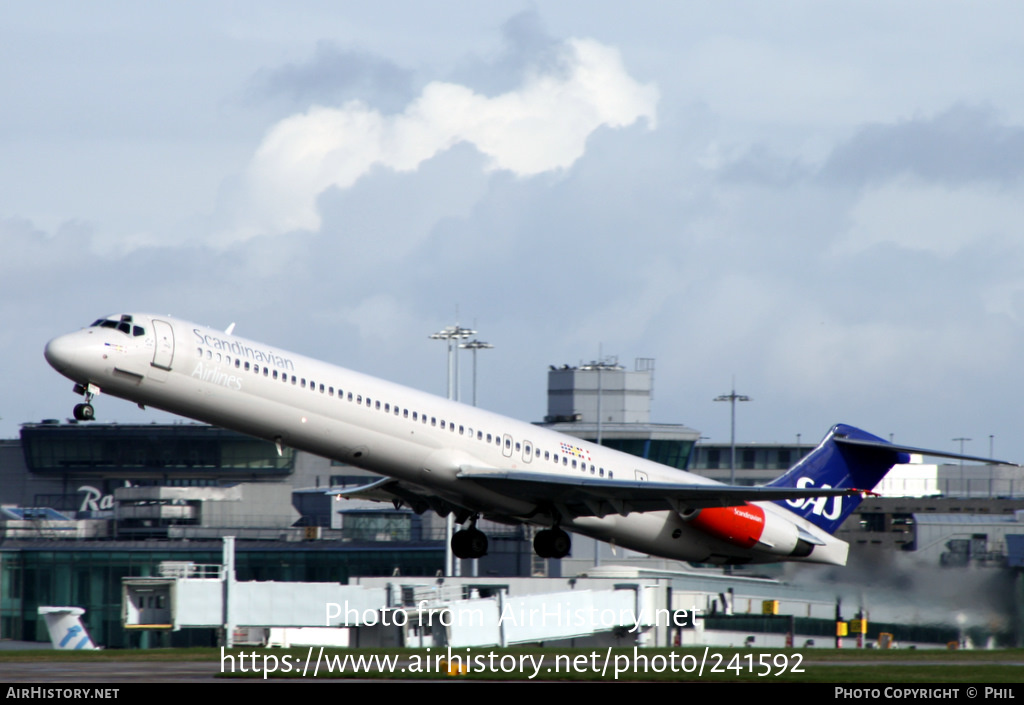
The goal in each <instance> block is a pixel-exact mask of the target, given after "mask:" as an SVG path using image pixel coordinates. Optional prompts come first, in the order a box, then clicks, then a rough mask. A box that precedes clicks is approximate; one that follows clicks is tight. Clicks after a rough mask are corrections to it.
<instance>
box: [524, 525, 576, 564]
mask: <svg viewBox="0 0 1024 705" xmlns="http://www.w3.org/2000/svg"><path fill="white" fill-rule="evenodd" d="M533 550H534V551H535V552H536V553H537V555H538V556H540V557H541V558H565V557H566V556H568V555H569V551H571V550H572V538H570V537H569V534H567V533H565V532H564V531H562V530H561V529H557V528H556V529H544V530H543V531H539V532H537V535H536V536H535V537H534V538H533Z"/></svg>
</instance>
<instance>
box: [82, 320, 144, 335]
mask: <svg viewBox="0 0 1024 705" xmlns="http://www.w3.org/2000/svg"><path fill="white" fill-rule="evenodd" d="M89 327H90V328H116V329H117V330H119V331H121V332H122V333H124V334H125V335H131V336H134V337H136V338H138V337H140V336H143V335H145V334H146V329H145V328H143V327H142V326H136V325H132V317H131V316H128V315H124V316H121V318H120V320H116V321H114V320H111V319H109V318H97V319H96V320H95V321H93V322H92V325H90V326H89Z"/></svg>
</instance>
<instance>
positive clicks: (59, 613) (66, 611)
mask: <svg viewBox="0 0 1024 705" xmlns="http://www.w3.org/2000/svg"><path fill="white" fill-rule="evenodd" d="M39 614H41V615H43V618H44V619H45V620H46V629H47V630H48V631H49V632H50V642H51V643H52V644H53V648H55V649H60V650H78V649H81V650H90V649H95V648H96V645H95V644H93V643H92V639H91V638H90V637H89V632H87V631H86V630H85V627H84V626H82V620H81V616H82V615H83V614H85V610H83V609H82V608H81V607H40V608H39Z"/></svg>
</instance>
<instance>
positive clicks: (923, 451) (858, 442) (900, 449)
mask: <svg viewBox="0 0 1024 705" xmlns="http://www.w3.org/2000/svg"><path fill="white" fill-rule="evenodd" d="M835 441H836V443H840V444H843V445H851V446H865V447H868V448H879V449H882V450H888V451H892V452H895V453H912V454H914V455H926V456H929V457H932V458H952V459H953V460H972V461H974V462H978V463H985V464H986V465H1013V466H1014V467H1020V464H1019V463H1011V462H1009V461H1007V460H995V459H994V458H982V457H980V456H977V455H963V454H961V453H947V452H946V451H943V450H932V449H929V448H915V447H913V446H900V445H895V444H893V443H886V442H885V441H869V440H862V439H857V438H843V437H841V436H836V437H835Z"/></svg>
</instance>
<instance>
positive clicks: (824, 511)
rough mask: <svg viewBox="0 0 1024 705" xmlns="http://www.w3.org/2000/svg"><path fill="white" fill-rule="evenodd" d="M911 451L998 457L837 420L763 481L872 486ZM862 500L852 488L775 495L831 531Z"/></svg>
mask: <svg viewBox="0 0 1024 705" xmlns="http://www.w3.org/2000/svg"><path fill="white" fill-rule="evenodd" d="M911 453H917V454H921V455H931V456H937V457H941V458H959V459H964V460H975V461H981V462H983V463H996V462H1001V461H996V460H992V459H990V458H979V457H976V456H971V455H959V454H956V453H946V452H944V451H936V450H926V449H923V448H913V447H910V446H898V445H894V444H892V443H889V442H888V441H885V440H882V439H881V438H879V437H878V436H873V435H871V434H870V433H867V432H865V431H862V430H860V429H859V428H854V427H853V426H847V425H845V424H836V425H835V426H833V427H832V430H830V431H829V432H828V435H826V436H825V439H824V440H823V441H822V442H821V443H820V444H819V445H818V447H817V448H815V449H814V450H813V451H811V452H810V453H809V454H808V455H807V456H805V457H804V458H803V459H801V460H800V462H799V463H797V464H796V465H794V466H793V468H792V469H790V470H789V471H788V472H787V473H786V474H785V475H783V476H782V477H779V478H778V479H776V480H774V481H773V482H770V483H768V487H799V488H808V489H812V488H813V489H827V488H830V487H832V488H836V489H851V488H855V489H858V490H872V489H874V488H875V486H876V485H877V484H878V483H879V482H881V480H882V478H883V477H885V474H886V473H887V472H889V470H891V469H892V466H893V465H897V464H902V463H908V462H910V454H911ZM861 500H862V498H861V496H860V495H856V494H854V495H846V496H842V497H808V498H806V499H790V500H780V501H778V502H776V504H778V505H779V506H782V507H785V508H786V509H788V510H789V511H791V512H793V513H794V514H797V515H799V516H801V517H803V518H804V519H806V520H807V521H809V522H811V523H812V524H814V525H815V526H818V527H820V528H822V529H824V530H825V531H827V532H828V533H830V534H831V533H834V532H835V530H836V529H838V528H839V525H840V524H842V523H843V522H844V521H845V520H846V518H847V517H848V516H850V514H851V513H852V512H853V510H854V509H856V508H857V506H858V505H859V504H860V503H861Z"/></svg>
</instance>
